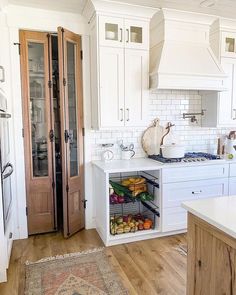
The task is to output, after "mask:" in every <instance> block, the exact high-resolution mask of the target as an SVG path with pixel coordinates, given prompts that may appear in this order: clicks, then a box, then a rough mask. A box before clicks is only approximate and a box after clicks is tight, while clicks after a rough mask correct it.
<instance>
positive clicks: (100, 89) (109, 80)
mask: <svg viewBox="0 0 236 295" xmlns="http://www.w3.org/2000/svg"><path fill="white" fill-rule="evenodd" d="M91 67H92V69H91V81H92V127H93V128H94V129H107V128H108V129H109V128H114V127H125V126H130V127H135V126H144V125H145V124H146V122H147V121H146V112H147V103H148V97H149V91H148V80H149V20H146V21H143V20H137V19H124V18H122V17H120V18H119V17H112V16H99V15H98V16H96V17H95V18H94V19H93V21H92V22H91Z"/></svg>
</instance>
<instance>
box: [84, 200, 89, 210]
mask: <svg viewBox="0 0 236 295" xmlns="http://www.w3.org/2000/svg"><path fill="white" fill-rule="evenodd" d="M87 202H88V200H83V203H84V209H86V208H87Z"/></svg>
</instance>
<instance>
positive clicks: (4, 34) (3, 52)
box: [0, 12, 9, 94]
mask: <svg viewBox="0 0 236 295" xmlns="http://www.w3.org/2000/svg"><path fill="white" fill-rule="evenodd" d="M0 30H1V46H0V90H1V91H2V92H3V93H4V94H7V82H6V81H7V77H6V76H7V75H8V72H7V70H8V69H9V39H8V38H9V32H8V28H7V27H6V25H5V18H4V14H3V13H1V12H0Z"/></svg>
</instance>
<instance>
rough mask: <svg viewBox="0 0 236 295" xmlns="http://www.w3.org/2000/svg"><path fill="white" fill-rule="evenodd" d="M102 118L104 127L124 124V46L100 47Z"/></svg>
mask: <svg viewBox="0 0 236 295" xmlns="http://www.w3.org/2000/svg"><path fill="white" fill-rule="evenodd" d="M100 64H101V66H100V75H99V76H100V110H101V114H100V120H101V126H103V127H121V126H124V122H125V118H124V110H125V106H124V54H123V49H122V48H110V47H101V48H100Z"/></svg>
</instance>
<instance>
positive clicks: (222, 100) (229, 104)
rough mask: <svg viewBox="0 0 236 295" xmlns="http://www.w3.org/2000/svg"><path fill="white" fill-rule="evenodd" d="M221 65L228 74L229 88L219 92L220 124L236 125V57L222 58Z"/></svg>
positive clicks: (227, 85)
mask: <svg viewBox="0 0 236 295" xmlns="http://www.w3.org/2000/svg"><path fill="white" fill-rule="evenodd" d="M221 65H222V67H223V69H224V71H225V73H226V74H227V75H228V79H227V80H226V83H227V84H226V87H227V89H228V90H227V91H223V92H222V93H219V98H218V104H219V106H218V125H220V126H223V125H226V126H236V121H235V120H236V59H235V58H222V59H221Z"/></svg>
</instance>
